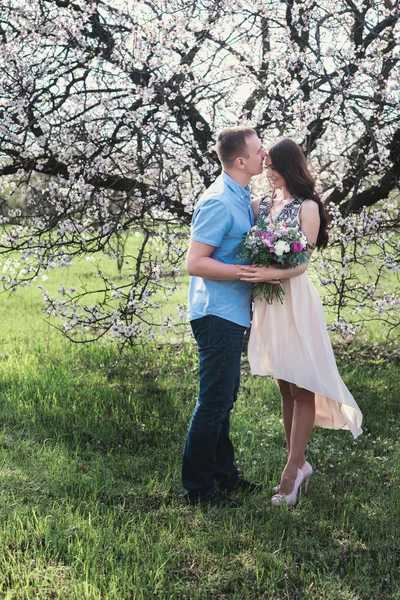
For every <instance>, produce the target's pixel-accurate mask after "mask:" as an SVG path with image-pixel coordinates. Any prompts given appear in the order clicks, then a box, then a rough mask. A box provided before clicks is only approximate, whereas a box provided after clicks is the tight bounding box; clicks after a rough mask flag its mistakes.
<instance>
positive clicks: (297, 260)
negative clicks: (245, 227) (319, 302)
mask: <svg viewBox="0 0 400 600" xmlns="http://www.w3.org/2000/svg"><path fill="white" fill-rule="evenodd" d="M311 250H313V248H312V247H311ZM240 258H242V259H244V258H246V259H247V258H249V259H250V260H251V262H252V264H255V265H257V266H263V267H271V266H274V267H277V268H281V269H286V268H288V267H296V266H297V265H299V264H302V263H305V262H307V261H308V260H309V258H310V251H309V250H308V245H307V238H306V236H305V234H304V233H303V232H302V231H301V230H300V229H299V228H298V227H289V226H288V225H286V223H266V222H265V221H262V220H260V221H259V222H258V223H257V225H254V227H252V228H251V229H250V231H248V232H247V233H246V234H245V235H244V239H243V251H242V252H241V254H240ZM253 295H254V297H255V298H258V299H259V300H266V301H267V302H268V304H272V302H273V300H274V298H276V299H277V300H279V302H280V303H281V304H282V303H283V296H284V291H283V287H282V285H281V284H280V283H279V284H271V283H268V282H267V281H259V282H257V283H255V284H254V285H253Z"/></svg>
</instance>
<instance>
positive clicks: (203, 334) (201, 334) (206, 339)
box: [190, 315, 211, 350]
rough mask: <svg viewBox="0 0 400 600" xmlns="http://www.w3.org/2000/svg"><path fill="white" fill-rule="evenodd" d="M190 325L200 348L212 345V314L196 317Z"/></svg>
mask: <svg viewBox="0 0 400 600" xmlns="http://www.w3.org/2000/svg"><path fill="white" fill-rule="evenodd" d="M190 325H191V327H192V331H193V335H194V339H195V340H196V343H197V346H198V347H199V350H202V349H203V348H208V346H209V345H210V331H211V315H206V316H205V317H200V319H194V320H193V321H190Z"/></svg>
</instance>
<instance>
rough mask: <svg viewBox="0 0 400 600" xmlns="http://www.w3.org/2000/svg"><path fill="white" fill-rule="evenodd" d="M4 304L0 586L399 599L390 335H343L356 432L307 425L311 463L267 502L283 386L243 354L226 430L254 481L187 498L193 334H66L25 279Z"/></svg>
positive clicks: (111, 593) (92, 594)
mask: <svg viewBox="0 0 400 600" xmlns="http://www.w3.org/2000/svg"><path fill="white" fill-rule="evenodd" d="M82 269H83V267H82ZM85 269H86V267H85ZM83 270H84V269H83ZM57 277H58V276H57ZM70 277H73V274H71V275H70ZM63 283H64V281H63ZM58 284H59V282H54V283H53V284H52V285H54V286H55V287H56V286H57V285H58ZM69 284H71V282H70V283H69ZM0 306H1V311H2V315H3V319H2V323H1V332H2V336H1V340H0V378H1V386H0V421H1V426H2V427H1V431H0V527H1V530H0V548H1V549H0V598H2V599H3V598H4V599H5V600H9V599H18V600H20V599H21V600H22V599H24V600H25V599H27V600H28V599H29V600H31V599H39V600H47V599H52V600H53V599H60V600H69V599H77V600H82V599H93V600H94V599H96V600H97V599H99V600H100V599H104V600H105V599H107V600H128V599H135V600H142V599H143V600H147V599H150V598H159V599H175V598H176V599H182V600H183V599H187V600H206V599H213V600H225V599H232V600H242V599H254V600H264V599H273V600H281V599H282V600H283V599H285V600H308V599H320V600H328V599H329V600H339V599H340V600H364V599H368V600H383V599H390V600H392V599H394V600H396V599H398V600H399V599H400V575H399V566H400V542H399V539H400V537H399V534H400V495H399V490H398V478H399V465H400V444H399V439H400V422H399V419H398V414H399V410H398V398H399V396H400V393H399V392H400V384H399V378H398V371H399V359H398V354H397V355H396V353H394V352H393V353H392V351H391V349H390V348H381V349H378V348H374V349H371V347H369V346H365V347H363V346H362V344H358V345H357V346H355V345H353V346H349V347H347V348H346V347H345V346H339V347H337V357H338V362H339V366H340V370H341V373H342V376H343V378H344V380H345V382H346V384H347V385H348V386H349V388H350V389H351V390H352V392H353V394H354V396H355V397H356V399H357V401H358V402H359V404H360V406H361V408H362V409H363V412H364V416H365V421H364V434H363V435H362V436H361V437H360V438H359V439H358V440H356V441H353V439H352V436H351V434H350V433H349V432H333V431H326V430H321V429H315V430H314V433H313V437H312V440H311V443H310V447H309V460H310V462H311V464H312V465H313V466H314V469H315V475H314V476H313V477H312V479H311V484H310V488H309V493H308V495H307V496H306V497H304V498H303V499H302V500H301V502H300V503H299V505H298V506H297V507H296V508H295V509H294V510H288V509H286V508H282V509H276V508H275V507H272V506H271V504H270V497H271V487H272V485H274V484H276V483H277V482H278V480H279V475H280V472H281V469H282V467H283V464H284V461H285V450H284V444H283V427H282V424H281V421H280V408H279V400H278V394H277V389H276V387H275V384H274V383H273V382H272V381H271V380H269V379H264V378H253V377H251V376H250V375H249V373H248V365H247V363H246V360H245V359H244V361H243V377H242V388H241V393H240V396H239V399H238V402H237V405H236V407H235V410H234V414H233V417H232V423H233V425H232V437H233V440H234V443H235V446H236V449H237V459H238V463H239V467H240V469H241V470H242V472H243V473H244V474H245V475H246V476H247V477H249V478H251V479H254V480H259V481H262V482H263V483H264V490H263V492H262V493H261V494H259V495H257V496H254V497H245V496H242V497H241V499H242V500H243V502H244V504H243V506H241V507H240V508H236V509H217V508H208V509H200V508H196V509H193V508H189V507H185V506H183V505H182V500H181V483H180V462H181V454H182V446H183V443H184V438H185V434H186V429H187V425H188V422H189V419H190V415H191V411H192V408H193V404H194V401H195V397H196V391H197V357H196V352H195V348H194V346H193V344H192V343H191V342H190V341H189V342H187V343H186V344H185V345H184V346H178V345H175V346H174V345H171V344H168V345H167V344H164V345H161V344H159V345H156V344H154V345H153V346H146V347H139V348H137V350H136V351H135V353H132V354H128V355H125V356H124V357H123V358H120V357H119V356H118V352H117V349H116V348H115V347H114V346H113V345H112V344H110V343H100V344H97V345H96V346H94V345H92V346H87V347H84V346H74V345H72V344H70V343H69V342H67V341H66V340H63V339H61V338H60V336H59V334H58V333H57V332H56V331H55V330H54V329H53V328H51V327H50V326H49V325H48V324H46V323H45V322H44V321H43V319H42V316H41V313H40V308H41V299H40V295H39V294H37V292H36V291H35V290H34V289H32V290H29V289H28V290H24V291H23V293H21V294H20V293H18V294H16V295H13V296H12V297H11V298H8V297H7V296H4V295H3V296H1V297H0Z"/></svg>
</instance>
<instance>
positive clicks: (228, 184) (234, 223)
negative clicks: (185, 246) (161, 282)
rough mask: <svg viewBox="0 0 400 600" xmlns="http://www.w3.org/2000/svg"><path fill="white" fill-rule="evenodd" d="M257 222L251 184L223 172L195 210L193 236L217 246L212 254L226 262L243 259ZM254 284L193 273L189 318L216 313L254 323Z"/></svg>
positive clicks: (202, 241) (236, 261) (244, 262)
mask: <svg viewBox="0 0 400 600" xmlns="http://www.w3.org/2000/svg"><path fill="white" fill-rule="evenodd" d="M253 225H254V216H253V210H252V206H251V197H250V188H249V187H248V186H247V187H246V188H243V187H242V186H241V185H239V184H238V183H237V182H236V181H235V180H234V179H232V178H231V177H230V176H229V175H227V173H225V172H223V173H222V174H221V175H220V176H219V177H218V178H217V179H216V180H215V182H214V183H213V184H212V185H211V186H210V187H209V188H208V189H207V190H206V192H205V193H204V194H203V196H202V198H201V199H200V201H199V202H198V204H197V206H196V209H195V211H194V214H193V219H192V226H191V239H192V240H195V241H196V242H201V243H203V244H208V245H210V246H215V250H214V251H213V252H212V254H211V258H214V259H215V260H219V261H221V262H223V263H226V264H230V265H232V264H234V263H237V264H249V261H244V260H239V258H238V255H239V253H240V252H241V249H242V241H243V235H244V234H245V233H246V232H247V231H249V229H250V228H251V227H252V226H253ZM250 302H251V284H249V283H247V282H245V281H239V280H229V281H214V280H211V279H205V278H203V277H195V276H192V277H191V278H190V286H189V311H188V316H189V320H190V321H192V320H194V319H199V318H201V317H204V316H206V315H216V316H217V317H221V318H223V319H227V320H228V321H233V322H234V323H238V324H239V325H243V326H244V327H248V326H249V324H250Z"/></svg>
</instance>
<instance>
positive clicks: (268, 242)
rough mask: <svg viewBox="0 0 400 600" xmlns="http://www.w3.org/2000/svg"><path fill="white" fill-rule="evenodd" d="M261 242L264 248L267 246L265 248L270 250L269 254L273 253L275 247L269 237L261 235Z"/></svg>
mask: <svg viewBox="0 0 400 600" xmlns="http://www.w3.org/2000/svg"><path fill="white" fill-rule="evenodd" d="M262 242H263V244H264V246H267V248H269V250H271V252H275V246H274V244H273V243H272V240H271V236H269V235H268V234H267V235H263V236H262Z"/></svg>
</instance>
